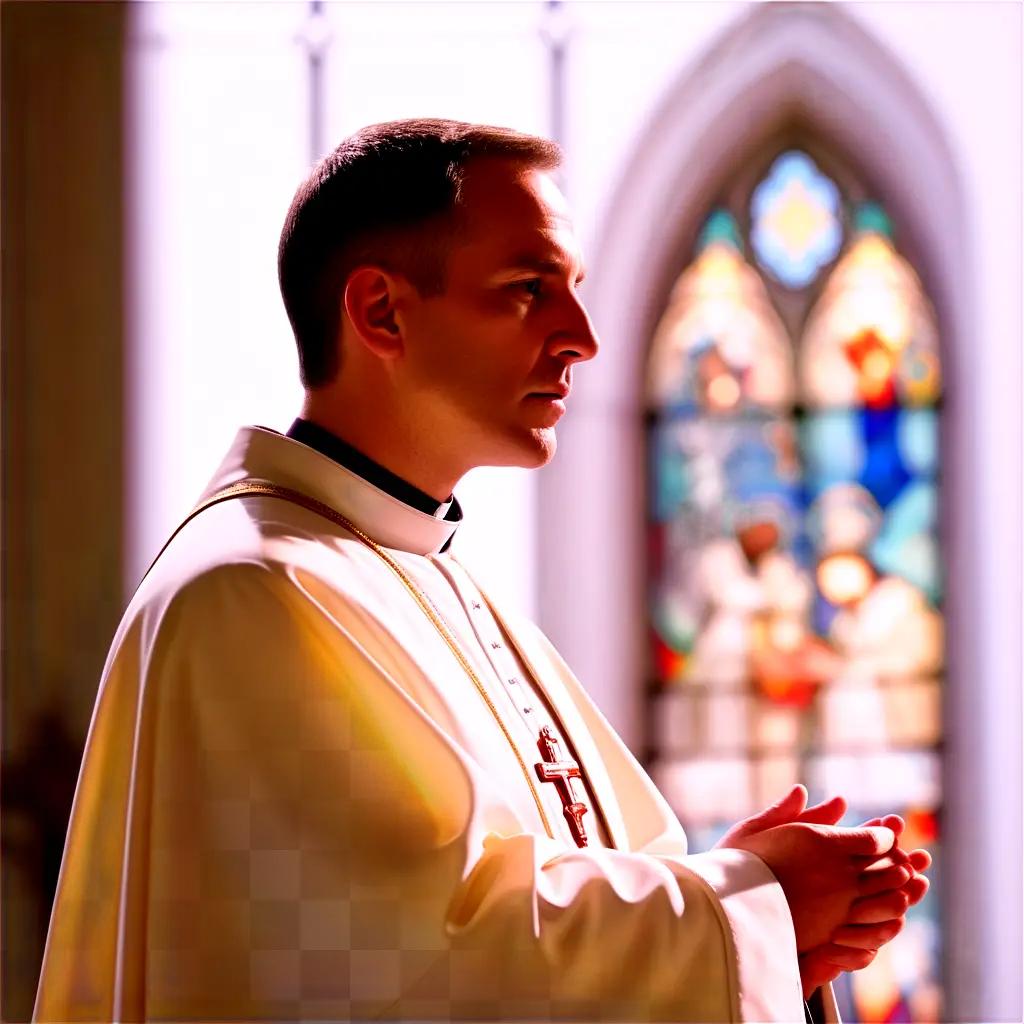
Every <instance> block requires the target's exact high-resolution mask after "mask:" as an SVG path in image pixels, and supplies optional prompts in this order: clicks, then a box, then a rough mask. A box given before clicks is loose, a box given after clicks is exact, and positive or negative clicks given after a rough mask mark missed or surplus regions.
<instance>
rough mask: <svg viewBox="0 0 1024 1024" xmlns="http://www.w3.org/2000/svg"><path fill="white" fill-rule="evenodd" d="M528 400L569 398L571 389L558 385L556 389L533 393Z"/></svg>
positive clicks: (551, 388) (528, 396)
mask: <svg viewBox="0 0 1024 1024" xmlns="http://www.w3.org/2000/svg"><path fill="white" fill-rule="evenodd" d="M526 397H527V398H559V399H564V398H568V397H569V388H568V387H567V386H566V385H565V384H556V385H555V386H554V387H550V388H545V389H544V390H543V391H531V392H530V393H529V394H528V395H527V396H526Z"/></svg>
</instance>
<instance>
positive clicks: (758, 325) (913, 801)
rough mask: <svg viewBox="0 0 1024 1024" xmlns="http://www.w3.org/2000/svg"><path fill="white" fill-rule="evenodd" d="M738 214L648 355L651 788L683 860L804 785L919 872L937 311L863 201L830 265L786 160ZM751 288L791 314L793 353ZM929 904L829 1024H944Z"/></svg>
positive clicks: (715, 235)
mask: <svg viewBox="0 0 1024 1024" xmlns="http://www.w3.org/2000/svg"><path fill="white" fill-rule="evenodd" d="M749 202H750V209H751V233H750V237H749V238H746V237H745V236H744V235H743V233H742V232H741V230H740V227H739V222H738V221H737V219H736V218H735V217H734V216H733V214H732V213H731V212H730V211H729V210H726V209H724V208H722V209H716V210H714V211H712V213H711V214H710V215H709V217H708V218H707V220H706V222H705V225H704V228H703V230H702V231H701V233H700V236H699V239H698V242H697V245H696V247H695V253H694V258H693V261H692V262H691V263H690V265H689V266H688V267H687V268H686V269H685V270H684V271H683V273H682V274H681V276H680V277H679V279H678V281H677V283H676V285H675V287H674V288H673V290H672V293H671V297H670V300H669V303H668V306H667V309H666V311H665V314H664V316H663V317H662V319H661V321H660V323H659V324H658V327H657V330H656V332H655V335H654V338H653V340H652V346H651V352H650V360H649V366H648V378H647V401H648V412H649V422H650V429H649V448H648V458H649V481H650V489H649V494H650V497H649V509H650V516H649V525H648V529H649V535H648V563H649V566H650V573H649V595H650V609H651V611H650V638H651V646H650V651H651V658H650V665H651V670H652V673H653V680H652V687H651V697H650V700H651V702H652V706H651V715H650V721H651V722H652V726H653V728H652V730H651V736H650V745H651V747H652V758H651V766H650V767H651V772H652V775H653V777H654V779H655V781H656V782H657V783H658V785H659V786H660V787H661V788H662V791H663V792H664V793H665V795H666V797H667V798H668V800H669V802H670V803H671V804H672V805H673V806H674V807H675V809H676V811H677V813H678V814H679V816H680V818H681V820H682V821H683V823H684V825H685V826H686V827H687V831H688V834H689V836H690V841H691V845H692V847H693V849H695V850H699V849H703V848H706V847H708V846H710V845H711V844H713V843H714V842H715V841H716V839H717V838H718V837H719V836H720V835H721V833H722V832H723V831H724V830H725V828H727V827H728V826H729V824H731V823H732V822H733V821H735V820H736V819H737V818H740V817H743V816H745V815H747V814H749V813H751V812H752V811H754V810H756V809H759V808H760V807H763V806H764V805H765V804H767V803H769V802H771V801H772V800H774V799H776V798H777V797H778V796H780V795H781V794H782V793H783V792H784V791H785V790H786V788H787V787H788V786H789V785H791V784H792V783H793V782H796V781H804V782H806V783H807V784H808V785H809V787H810V788H811V789H812V794H813V795H816V796H824V795H826V794H832V793H837V792H838V793H843V794H844V795H845V796H846V797H847V798H848V799H849V800H850V801H851V807H852V808H854V809H853V810H851V812H850V814H849V816H848V818H847V819H846V823H847V824H853V823H855V822H857V821H862V820H864V819H865V818H868V817H873V816H875V815H877V814H879V813H886V812H889V811H892V810H896V811H898V812H901V813H903V814H904V816H905V817H906V818H907V820H908V822H909V823H910V825H909V827H908V833H909V834H908V835H907V836H906V837H905V845H907V846H915V845H920V846H926V847H928V848H929V849H930V850H931V852H932V853H933V855H934V856H936V857H938V829H939V821H940V818H941V806H942V791H941V775H942V773H941V756H940V745H941V741H942V733H943V726H942V712H941V708H942V674H943V671H944V663H945V658H944V646H945V645H944V635H943V634H944V623H943V618H942V613H941V598H942V573H941V556H940V555H941V553H940V550H939V542H938V518H939V494H938V476H939V469H940V456H941V453H940V451H939V446H938V408H937V405H938V400H939V396H940V389H941V373H940V362H939V345H938V331H937V327H936V322H935V317H934V313H933V312H932V308H931V306H930V304H929V302H928V301H927V298H926V297H925V295H924V292H923V289H922V287H921V283H920V281H919V279H918V277H917V275H916V274H915V272H914V271H913V269H912V267H911V266H910V265H909V263H908V262H907V261H906V260H905V259H904V257H903V256H901V255H900V254H899V252H898V251H897V249H896V246H895V243H894V240H893V230H892V225H891V223H890V221H889V218H888V216H887V214H886V213H885V211H884V210H883V209H882V208H881V207H880V206H879V205H878V204H874V203H869V204H861V205H860V206H858V207H855V208H853V210H852V230H851V233H850V237H849V239H848V241H847V242H846V247H845V250H844V251H842V252H841V253H840V251H839V250H840V248H841V245H842V243H843V221H842V216H841V211H842V209H843V201H842V198H841V196H840V194H839V192H838V189H836V187H835V185H834V184H833V183H832V182H831V181H829V180H828V179H827V178H825V177H824V176H823V175H821V173H820V171H818V170H817V168H816V167H815V165H814V164H813V162H812V161H811V160H810V159H809V158H808V157H807V156H806V155H805V154H801V153H793V152H790V153H786V154H783V155H782V157H780V158H779V159H778V160H776V161H775V163H774V164H773V165H772V167H771V170H770V172H769V174H768V176H767V178H765V179H764V181H763V182H761V183H760V184H759V185H758V186H757V187H756V188H755V189H754V192H753V195H752V196H751V198H750V200H749ZM748 251H751V252H753V254H754V256H755V258H756V260H757V264H758V265H757V266H755V265H753V264H751V263H750V262H748V260H747V258H746V257H745V253H746V252H748ZM837 256H838V260H837ZM758 266H760V268H761V269H762V270H763V271H765V272H766V273H767V274H768V275H769V277H768V278H766V277H763V276H762V274H761V272H760V271H759V269H758ZM829 267H831V270H827V273H828V276H827V278H826V280H825V281H824V282H823V284H822V285H820V286H819V283H818V280H817V279H818V277H819V276H820V275H821V274H822V273H823V272H826V268H829ZM771 278H774V279H775V281H777V282H781V283H782V284H784V285H786V286H787V287H788V288H789V289H791V291H790V292H789V293H788V294H789V298H788V299H787V300H786V301H787V302H792V301H794V300H795V298H799V299H800V300H801V301H803V302H804V304H805V306H804V308H805V310H806V317H805V321H804V322H805V327H804V329H803V331H802V333H801V334H800V335H799V336H797V337H791V336H790V334H789V333H788V331H787V330H786V328H785V327H784V325H783V321H782V320H781V318H780V316H779V315H778V314H777V312H776V310H775V307H774V303H773V299H772V295H773V294H775V295H778V294H781V293H779V291H778V289H777V288H776V287H775V285H771V287H769V284H770V279H771ZM811 285H813V286H814V287H813V288H812V287H810V286H811ZM773 288H774V289H775V290H774V291H773V290H772V289H773ZM801 289H803V290H802V291H801ZM793 353H796V356H795V359H794V355H793ZM932 878H933V882H937V874H936V872H935V871H933V872H932ZM938 892H939V885H937V884H936V885H933V890H932V892H931V893H930V894H929V896H928V897H927V898H926V900H925V901H924V902H923V903H922V904H921V906H920V907H917V908H914V910H913V912H912V913H911V915H910V917H909V919H908V923H907V926H906V928H905V929H904V932H903V933H902V934H901V935H900V936H898V937H897V939H895V940H894V941H893V942H892V943H890V944H889V945H888V946H886V947H885V948H884V949H883V951H882V953H880V954H879V956H878V958H877V959H876V961H875V963H874V964H873V965H872V966H871V967H870V968H868V969H867V970H864V971H860V972H857V973H856V974H854V975H850V976H845V977H844V979H843V980H842V981H841V983H840V984H839V986H838V987H839V997H840V1003H841V1009H842V1010H843V1012H844V1019H848V1020H850V1021H865V1022H867V1021H896V1020H907V1021H925V1020H935V1019H940V1013H941V986H940V983H939V966H938V965H939V962H940V952H941V930H940V918H939V909H938V908H939V899H938Z"/></svg>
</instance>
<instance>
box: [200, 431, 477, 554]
mask: <svg viewBox="0 0 1024 1024" xmlns="http://www.w3.org/2000/svg"><path fill="white" fill-rule="evenodd" d="M246 477H254V478H257V479H260V480H270V481H273V482H274V483H276V484H280V485H281V486H283V487H291V488H294V489H295V490H297V491H302V492H303V494H308V495H309V496H310V497H312V498H317V499H318V500H319V501H322V502H324V503H325V504H327V505H330V506H331V508H333V509H336V510H337V511H338V512H340V513H341V514H342V515H343V516H345V517H346V518H347V519H351V520H352V522H353V523H354V524H355V525H356V526H358V527H359V529H360V530H362V531H363V532H364V533H365V534H366V535H367V536H369V537H370V538H371V539H373V540H375V541H376V542H377V543H378V544H380V545H382V546H383V547H386V548H396V549H398V550H400V551H408V552H411V553H413V554H417V555H431V554H436V553H437V552H439V551H441V550H442V549H443V548H444V547H446V546H447V544H448V542H449V541H450V540H451V537H452V534H454V533H455V530H456V528H457V527H458V525H459V523H458V522H457V521H451V522H450V521H448V520H446V519H445V518H444V516H445V515H446V513H447V512H448V509H449V508H450V507H451V505H452V502H451V501H447V502H445V503H444V504H442V505H441V506H440V507H439V508H438V510H437V511H436V512H435V513H434V514H433V515H430V514H429V513H427V512H420V511H419V509H415V508H413V507H412V506H411V505H407V504H405V502H403V501H399V499H398V498H395V497H392V496H391V495H390V494H388V493H387V492H386V491H382V490H381V489H380V488H379V487H375V486H374V485H373V484H371V483H370V482H369V481H367V480H364V479H363V478H362V477H361V476H359V475H358V474H357V473H353V472H352V471H351V470H349V469H346V468H345V467H344V466H341V465H339V464H338V463H337V462H335V461H334V460H333V459H330V458H328V457H327V456H326V455H322V454H321V453H320V452H318V451H316V450H315V449H313V448H310V447H309V446H308V445H304V444H302V443H301V442H299V441H295V440H292V438H290V437H285V435H284V434H279V433H278V432H277V431H276V430H269V429H268V428H266V427H242V429H241V430H239V431H238V434H237V435H236V436H235V440H234V443H233V444H232V445H231V448H230V450H229V451H228V453H227V455H226V456H225V457H224V460H223V462H221V464H220V467H219V468H218V470H217V472H216V473H215V474H214V476H213V479H212V480H211V481H210V483H209V485H208V486H207V488H206V490H205V491H204V492H203V497H204V498H205V497H206V496H207V495H209V494H212V493H213V492H214V491H217V490H220V489H221V488H222V487H226V486H227V485H228V484H232V483H235V482H236V481H238V480H241V479H243V478H246Z"/></svg>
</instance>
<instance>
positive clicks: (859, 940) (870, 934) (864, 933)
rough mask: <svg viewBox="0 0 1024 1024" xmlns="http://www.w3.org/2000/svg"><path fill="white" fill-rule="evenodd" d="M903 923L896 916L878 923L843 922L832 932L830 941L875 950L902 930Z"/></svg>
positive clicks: (902, 920) (855, 947) (838, 944)
mask: <svg viewBox="0 0 1024 1024" xmlns="http://www.w3.org/2000/svg"><path fill="white" fill-rule="evenodd" d="M903 923H904V919H903V918H902V917H897V918H895V919H894V920H892V921H881V922H879V923H878V924H845V925H842V926H841V927H839V928H837V929H836V930H835V931H834V932H833V933H832V942H833V943H834V944H835V945H837V946H852V947H853V948H854V949H874V950H877V949H878V948H879V946H884V945H885V944H886V943H887V942H891V941H892V940H893V939H894V938H896V936H897V935H899V933H900V932H901V931H903Z"/></svg>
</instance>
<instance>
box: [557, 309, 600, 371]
mask: <svg viewBox="0 0 1024 1024" xmlns="http://www.w3.org/2000/svg"><path fill="white" fill-rule="evenodd" d="M570 302H571V308H570V309H569V310H568V311H567V313H566V318H567V320H568V323H567V324H566V325H565V327H564V328H563V329H562V330H561V331H559V332H558V334H557V335H556V344H555V348H554V352H555V354H556V355H558V356H560V357H561V358H563V359H569V360H571V361H572V362H576V363H580V362H583V361H585V360H587V359H593V358H594V356H596V355H597V353H598V350H599V349H600V347H601V343H600V341H599V340H598V337H597V331H595V330H594V324H593V322H592V321H591V319H590V314H589V313H588V312H587V307H586V306H584V305H583V302H582V301H581V300H580V298H579V297H578V296H573V297H572V299H571V300H570Z"/></svg>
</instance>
